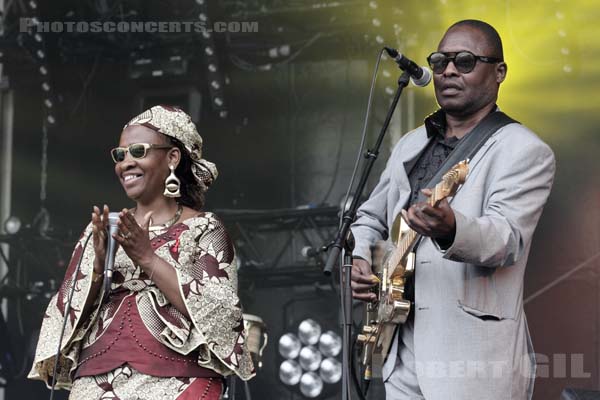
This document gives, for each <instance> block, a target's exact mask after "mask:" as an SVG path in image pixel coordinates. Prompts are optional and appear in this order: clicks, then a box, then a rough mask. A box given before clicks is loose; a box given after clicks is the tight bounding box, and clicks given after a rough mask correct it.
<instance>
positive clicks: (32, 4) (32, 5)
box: [28, 0, 37, 10]
mask: <svg viewBox="0 0 600 400" xmlns="http://www.w3.org/2000/svg"><path fill="white" fill-rule="evenodd" d="M28 4H29V7H30V8H31V9H32V10H35V9H37V3H36V2H35V1H33V0H31V1H30V2H29V3H28Z"/></svg>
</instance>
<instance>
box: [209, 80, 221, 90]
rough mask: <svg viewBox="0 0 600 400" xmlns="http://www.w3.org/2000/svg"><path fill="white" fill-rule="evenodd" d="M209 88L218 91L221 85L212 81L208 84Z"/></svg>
mask: <svg viewBox="0 0 600 400" xmlns="http://www.w3.org/2000/svg"><path fill="white" fill-rule="evenodd" d="M210 86H211V87H212V88H213V89H215V90H219V89H220V88H221V84H219V82H217V81H212V82H211V83H210Z"/></svg>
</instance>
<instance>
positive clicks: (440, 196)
mask: <svg viewBox="0 0 600 400" xmlns="http://www.w3.org/2000/svg"><path fill="white" fill-rule="evenodd" d="M446 197H448V192H447V191H446V190H444V183H443V182H440V183H438V184H437V185H435V187H434V188H433V190H432V195H431V196H429V198H428V199H427V202H428V203H429V205H430V206H431V207H437V206H438V204H440V201H442V200H444V199H445V198H446Z"/></svg>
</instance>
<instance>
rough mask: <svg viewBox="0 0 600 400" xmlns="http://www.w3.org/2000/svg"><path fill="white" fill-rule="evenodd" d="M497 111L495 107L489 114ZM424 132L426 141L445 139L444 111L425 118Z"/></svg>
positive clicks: (497, 108)
mask: <svg viewBox="0 0 600 400" xmlns="http://www.w3.org/2000/svg"><path fill="white" fill-rule="evenodd" d="M499 110H500V108H499V107H498V105H496V106H494V108H493V109H492V111H491V112H494V111H499ZM425 130H426V131H427V138H428V139H431V137H433V136H441V137H442V138H445V137H446V113H445V112H444V110H442V109H441V108H440V109H439V110H437V111H436V112H434V113H432V114H429V116H427V118H425Z"/></svg>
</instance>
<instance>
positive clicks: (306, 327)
mask: <svg viewBox="0 0 600 400" xmlns="http://www.w3.org/2000/svg"><path fill="white" fill-rule="evenodd" d="M322 330H323V329H322V327H321V325H320V324H319V323H318V322H317V321H315V320H314V319H312V318H307V319H305V320H303V321H301V322H300V324H298V328H297V330H296V331H295V332H286V333H284V334H283V335H282V336H281V337H280V338H279V345H278V350H279V355H280V356H281V357H282V358H283V361H282V362H281V364H280V365H279V379H280V380H281V382H283V384H285V385H287V386H288V387H290V388H292V387H294V388H296V389H297V390H299V391H300V393H302V395H303V396H305V397H307V398H317V397H319V396H320V395H321V394H322V393H327V392H329V393H331V390H332V388H327V387H326V386H329V385H333V384H336V383H338V382H339V381H340V379H341V377H342V365H341V363H340V361H339V360H338V359H337V358H336V357H337V356H338V355H339V354H340V351H341V347H342V344H341V342H342V340H341V338H340V336H339V335H338V334H337V333H336V332H334V331H333V330H327V331H325V332H322ZM296 385H297V386H296Z"/></svg>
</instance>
